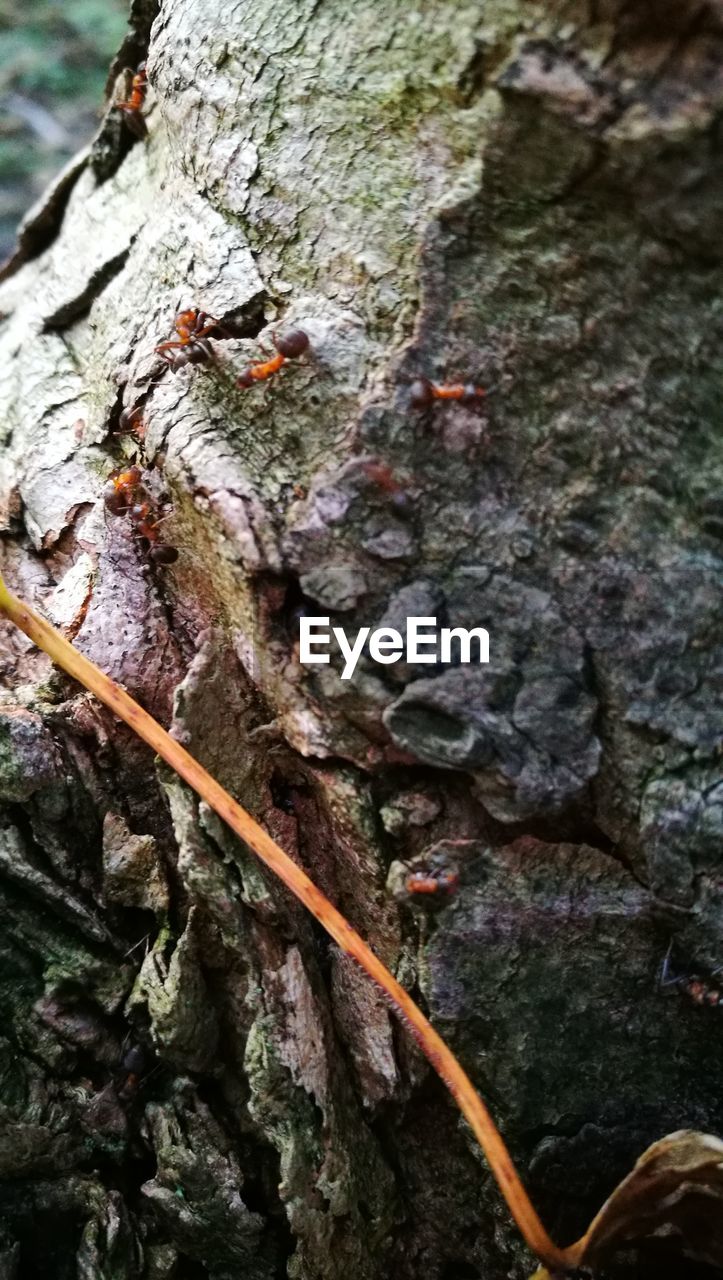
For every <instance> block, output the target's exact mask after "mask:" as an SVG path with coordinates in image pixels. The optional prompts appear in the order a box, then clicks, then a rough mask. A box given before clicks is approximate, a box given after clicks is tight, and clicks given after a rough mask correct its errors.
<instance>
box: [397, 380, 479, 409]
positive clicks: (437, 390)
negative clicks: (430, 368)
mask: <svg viewBox="0 0 723 1280" xmlns="http://www.w3.org/2000/svg"><path fill="white" fill-rule="evenodd" d="M486 395H487V391H486V390H485V388H484V387H475V386H474V385H473V384H472V383H471V382H468V383H465V384H463V383H461V382H454V383H445V382H430V380H429V378H416V379H415V381H414V382H413V383H412V385H411V387H410V388H409V403H410V405H411V406H412V408H413V409H426V408H428V406H429V405H431V404H433V403H434V401H435V400H458V401H459V402H460V404H464V405H471V404H475V403H476V401H478V400H483V399H484V398H485V396H486Z"/></svg>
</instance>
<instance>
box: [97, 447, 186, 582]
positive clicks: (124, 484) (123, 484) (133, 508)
mask: <svg viewBox="0 0 723 1280" xmlns="http://www.w3.org/2000/svg"><path fill="white" fill-rule="evenodd" d="M103 502H104V504H105V509H106V511H109V512H110V514H111V515H113V516H125V515H127V516H128V517H129V519H130V521H131V525H132V528H133V533H134V535H135V537H137V538H138V541H139V544H140V546H141V549H142V550H143V551H144V552H145V553H146V554H147V555H148V558H149V559H150V560H152V561H153V563H154V564H158V565H163V564H174V563H175V562H176V560H177V559H178V548H177V547H173V546H171V545H170V543H167V542H163V541H162V540H161V537H160V535H159V532H158V526H159V525H160V524H161V523H162V522H163V520H165V519H166V518H167V516H168V514H170V513H169V512H166V514H164V515H159V514H158V509H157V507H156V506H155V504H154V502H153V500H152V498H151V496H150V494H149V493H148V490H147V489H146V487H145V484H144V482H143V472H142V470H141V468H140V467H139V466H137V465H136V464H135V463H132V464H131V465H130V466H128V467H118V469H117V470H116V471H113V472H111V474H110V476H109V477H108V480H107V481H106V484H105V487H104V489H103Z"/></svg>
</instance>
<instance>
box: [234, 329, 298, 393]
mask: <svg viewBox="0 0 723 1280" xmlns="http://www.w3.org/2000/svg"><path fill="white" fill-rule="evenodd" d="M272 340H273V344H274V346H275V347H276V352H277V354H276V355H275V356H272V357H271V359H270V360H252V362H251V364H250V365H248V366H247V367H246V368H245V369H244V371H243V373H242V374H241V375H240V377H238V378H237V379H236V386H237V387H241V388H242V389H247V388H248V387H253V385H254V383H256V382H265V381H266V379H267V378H270V377H271V376H272V375H273V374H274V373H277V372H278V370H279V369H280V368H281V367H282V365H285V364H286V361H287V360H298V358H299V356H303V354H304V352H305V351H307V350H308V347H309V335H308V334H306V333H304V330H303V329H289V331H288V333H283V334H281V336H280V337H277V336H276V334H275V333H274V334H272Z"/></svg>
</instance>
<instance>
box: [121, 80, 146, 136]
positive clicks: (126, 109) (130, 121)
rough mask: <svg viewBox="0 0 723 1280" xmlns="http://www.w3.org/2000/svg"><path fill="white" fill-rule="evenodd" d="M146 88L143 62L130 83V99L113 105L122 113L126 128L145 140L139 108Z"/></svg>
mask: <svg viewBox="0 0 723 1280" xmlns="http://www.w3.org/2000/svg"><path fill="white" fill-rule="evenodd" d="M147 88H148V77H147V75H146V64H145V62H140V63H139V64H138V68H137V70H136V73H135V75H134V77H133V80H132V81H131V94H130V97H129V98H128V99H127V100H126V101H125V102H116V104H115V106H116V110H117V111H122V112H123V114H124V116H125V119H126V124H127V125H128V128H129V129H130V130H131V131H132V132H133V133H135V135H136V137H137V138H145V136H146V134H147V132H148V130H147V128H146V122H145V120H144V119H143V116H142V115H141V107H142V106H143V103H144V102H145V100H146V89H147Z"/></svg>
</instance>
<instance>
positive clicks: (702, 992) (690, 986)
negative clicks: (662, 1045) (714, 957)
mask: <svg viewBox="0 0 723 1280" xmlns="http://www.w3.org/2000/svg"><path fill="white" fill-rule="evenodd" d="M672 950H673V943H672V941H671V943H670V946H669V947H668V951H667V954H666V956H665V959H664V961H663V967H662V969H661V972H660V985H661V987H675V989H676V991H679V992H680V993H681V995H684V996H687V997H688V999H689V1000H691V1001H692V1002H693V1004H697V1005H698V1006H699V1007H700V1008H705V1007H708V1008H711V1009H716V1008H720V1007H721V1006H722V1005H723V990H721V988H720V987H714V986H713V984H712V983H711V982H706V981H705V979H703V978H699V977H698V976H697V974H690V975H689V976H687V977H686V975H685V974H679V975H678V976H677V977H676V976H672V977H671V976H670V954H671V952H672ZM715 972H716V973H719V972H720V970H718V969H716V971H715Z"/></svg>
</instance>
